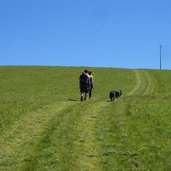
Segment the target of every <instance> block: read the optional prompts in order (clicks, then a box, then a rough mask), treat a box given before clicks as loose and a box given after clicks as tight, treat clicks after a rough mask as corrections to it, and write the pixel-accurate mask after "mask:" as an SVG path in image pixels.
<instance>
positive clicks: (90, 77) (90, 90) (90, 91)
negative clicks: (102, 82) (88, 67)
mask: <svg viewBox="0 0 171 171" xmlns="http://www.w3.org/2000/svg"><path fill="white" fill-rule="evenodd" d="M88 75H89V91H88V93H89V98H91V95H92V89H93V87H94V81H93V75H92V71H88Z"/></svg>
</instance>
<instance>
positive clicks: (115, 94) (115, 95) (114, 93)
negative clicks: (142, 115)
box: [109, 90, 122, 101]
mask: <svg viewBox="0 0 171 171" xmlns="http://www.w3.org/2000/svg"><path fill="white" fill-rule="evenodd" d="M121 95H122V90H118V91H116V90H112V91H110V93H109V98H110V100H111V101H114V100H115V98H118V97H120V96H121Z"/></svg>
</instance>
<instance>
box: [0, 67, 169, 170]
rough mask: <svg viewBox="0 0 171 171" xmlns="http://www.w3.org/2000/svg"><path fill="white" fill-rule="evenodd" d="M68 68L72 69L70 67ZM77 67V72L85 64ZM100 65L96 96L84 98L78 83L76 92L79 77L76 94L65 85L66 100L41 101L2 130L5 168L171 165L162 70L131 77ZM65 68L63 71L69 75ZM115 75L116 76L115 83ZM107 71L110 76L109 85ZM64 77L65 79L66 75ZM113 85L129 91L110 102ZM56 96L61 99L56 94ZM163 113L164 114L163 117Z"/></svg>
mask: <svg viewBox="0 0 171 171" xmlns="http://www.w3.org/2000/svg"><path fill="white" fill-rule="evenodd" d="M53 70H54V69H53ZM53 70H52V73H51V72H50V74H48V75H47V78H48V76H50V75H52V78H53V77H54V76H53V72H54V71H53ZM64 70H65V71H64V72H65V73H67V72H66V71H67V69H64ZM71 70H72V72H73V73H74V74H73V77H75V76H76V74H77V73H78V71H79V69H71ZM71 70H68V71H71ZM94 70H95V71H96V70H97V71H98V72H96V74H95V78H96V77H97V80H96V82H95V83H96V87H95V90H94V92H93V98H92V99H91V100H88V101H86V102H83V103H81V102H79V100H78V98H77V97H76V96H75V94H76V91H78V90H77V87H75V88H74V91H73V87H74V84H75V81H73V82H71V85H72V89H71V92H67V93H70V94H71V95H72V98H70V97H65V96H63V91H64V92H65V90H62V89H61V88H60V86H59V88H60V91H61V94H60V91H59V95H58V96H60V98H59V99H61V100H59V101H53V103H50V104H48V103H47V105H43V103H45V102H43V103H42V102H41V103H40V104H42V105H38V106H39V107H38V108H37V107H36V110H34V111H32V110H31V111H26V112H25V113H24V115H23V114H21V115H20V117H18V116H17V117H16V119H15V122H13V123H12V124H8V122H7V124H6V126H5V127H4V128H3V129H2V131H1V141H0V170H54V171H56V170H59V171H60V170H69V171H70V170H71V171H75V170H76V171H77V170H78V171H79V170H80V171H86V170H87V171H92V170H93V171H101V170H104V171H105V170H118V171H119V170H138V171H139V170H170V169H171V165H170V162H169V161H170V159H171V156H170V153H169V149H170V145H169V142H170V140H171V137H168V135H169V134H170V133H171V132H170V128H171V125H170V123H171V122H169V121H171V119H170V117H169V113H170V112H171V108H170V107H169V104H168V103H167V101H168V99H170V94H169V93H167V94H165V96H164V97H163V96H162V95H161V94H160V93H161V92H160V91H161V89H160V88H161V86H164V87H165V89H166V91H167V92H168V90H170V87H169V86H168V85H166V84H164V83H166V80H167V79H165V77H164V76H162V74H161V78H158V77H156V73H155V72H152V71H149V70H133V71H132V70H131V71H130V70H128V71H127V72H128V73H129V76H128V75H127V74H126V76H124V75H125V71H123V70H120V71H119V70H118V71H116V70H107V69H106V70H105V69H99V70H98V69H94ZM59 71H60V70H58V72H59ZM61 71H62V69H61ZM46 72H49V69H47V71H46ZM64 72H63V73H62V74H61V76H62V75H63V77H64V78H65V77H66V76H65V74H64ZM103 73H104V75H103ZM113 73H114V75H113ZM55 74H56V72H55ZM98 74H99V75H98ZM111 74H112V75H113V77H114V78H113V81H114V83H113V81H112V84H111V79H110V76H111ZM169 74H170V73H169ZM101 75H103V78H105V80H106V86H105V87H103V80H101V79H100V78H102V77H101ZM108 75H109V77H107V76H108ZM157 75H158V73H157ZM73 77H72V78H71V80H72V79H73ZM116 78H117V79H118V78H120V80H116ZM60 79H61V81H62V82H65V81H63V78H62V77H60ZM109 79H110V80H109ZM43 81H44V80H43ZM57 81H58V79H51V80H50V81H49V83H48V87H43V89H42V92H41V97H46V98H49V96H50V92H51V90H50V89H49V87H51V89H54V88H53V85H54V84H56V83H57ZM162 81H163V82H162ZM167 81H168V80H167ZM156 83H158V84H156ZM160 84H161V86H160ZM40 85H41V84H40ZM100 85H101V86H100ZM113 85H117V87H120V89H122V90H124V91H123V92H124V94H123V96H122V97H121V98H120V99H118V100H116V101H115V102H114V103H110V102H108V101H107V100H106V96H104V94H103V93H104V92H105V94H106V93H108V90H111V89H113ZM125 85H127V86H125ZM66 86H69V85H66ZM57 87H58V85H57ZM64 87H65V86H64ZM102 88H103V89H102ZM75 90H76V91H75ZM55 91H56V89H55ZM72 91H73V92H72ZM156 91H157V93H156ZM52 93H54V91H52ZM101 93H102V94H101ZM96 94H97V95H96ZM159 96H160V97H161V98H162V100H163V103H162V104H160V103H161V101H160V99H159V98H158V97H159ZM51 97H53V98H54V99H58V98H56V97H55V96H53V95H52V96H51ZM78 97H79V94H78ZM165 97H167V99H166V100H165ZM34 100H35V95H34V94H32V96H30V97H29V100H28V103H29V104H30V103H31V102H32V101H34ZM50 100H52V99H50ZM160 105H163V107H161V106H160ZM157 109H158V110H157ZM161 114H164V116H163V119H161V116H162V115H161ZM4 118H5V117H4ZM159 118H160V119H159ZM164 118H165V119H164ZM166 118H167V119H166ZM167 121H168V122H167Z"/></svg>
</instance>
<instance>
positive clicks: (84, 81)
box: [80, 73, 88, 86]
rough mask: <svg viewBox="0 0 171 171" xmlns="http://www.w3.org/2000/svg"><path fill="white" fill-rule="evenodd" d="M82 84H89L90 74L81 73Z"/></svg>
mask: <svg viewBox="0 0 171 171" xmlns="http://www.w3.org/2000/svg"><path fill="white" fill-rule="evenodd" d="M80 85H81V86H87V85H88V76H87V75H86V74H84V73H83V74H81V75H80Z"/></svg>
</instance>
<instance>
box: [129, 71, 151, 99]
mask: <svg viewBox="0 0 171 171" xmlns="http://www.w3.org/2000/svg"><path fill="white" fill-rule="evenodd" d="M133 71H134V72H135V77H136V84H135V86H134V88H133V89H132V91H131V92H129V93H128V96H132V95H141V96H142V95H143V96H144V95H148V94H151V93H152V92H153V85H152V78H151V77H150V75H149V74H148V71H146V70H133Z"/></svg>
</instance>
